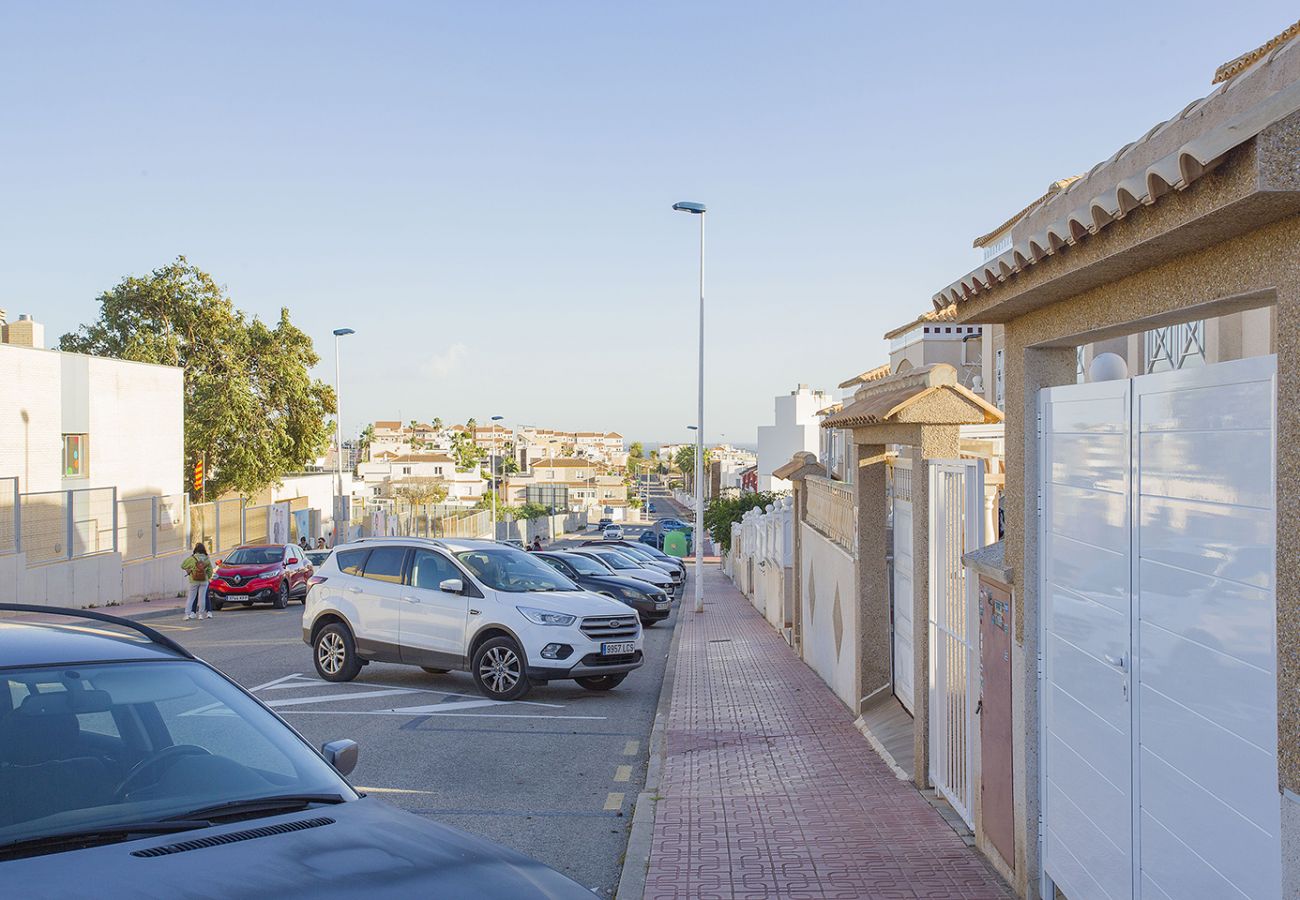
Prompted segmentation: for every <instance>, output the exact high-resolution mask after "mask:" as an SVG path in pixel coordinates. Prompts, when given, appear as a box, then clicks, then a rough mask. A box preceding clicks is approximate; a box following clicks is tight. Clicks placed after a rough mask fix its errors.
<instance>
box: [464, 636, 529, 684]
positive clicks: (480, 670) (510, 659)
mask: <svg viewBox="0 0 1300 900" xmlns="http://www.w3.org/2000/svg"><path fill="white" fill-rule="evenodd" d="M473 672H474V683H475V684H476V685H478V689H479V690H480V691H482V692H483V695H484V696H485V697H488V698H490V699H492V700H518V699H519V698H520V697H522V696H524V694H527V693H528V690H529V688H531V687H532V685H531V684H530V683H529V681H528V672H527V670H526V663H525V661H524V654H523V651H522V650H520V649H519V645H518V644H516V643H515V642H514V639H513V638H508V637H504V636H503V637H494V638H491V639H490V640H486V641H484V642H483V643H482V644H481V645H480V646H479V648H478V649H477V650H475V651H474V662H473Z"/></svg>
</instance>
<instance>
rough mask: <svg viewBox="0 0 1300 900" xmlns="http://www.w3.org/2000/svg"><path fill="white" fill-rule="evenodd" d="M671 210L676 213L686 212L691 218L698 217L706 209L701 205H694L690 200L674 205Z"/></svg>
mask: <svg viewBox="0 0 1300 900" xmlns="http://www.w3.org/2000/svg"><path fill="white" fill-rule="evenodd" d="M673 209H675V210H677V211H678V212H688V213H690V214H691V215H693V216H698V215H700V214H701V213H703V212H704V210H705V209H706V207H705V205H704V204H703V203H695V202H692V201H690V200H683V201H682V202H680V203H674V204H673Z"/></svg>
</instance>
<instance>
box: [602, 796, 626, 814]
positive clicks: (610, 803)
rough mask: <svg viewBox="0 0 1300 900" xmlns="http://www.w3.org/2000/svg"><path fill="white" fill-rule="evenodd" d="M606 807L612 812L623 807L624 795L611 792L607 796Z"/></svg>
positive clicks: (607, 810) (606, 809)
mask: <svg viewBox="0 0 1300 900" xmlns="http://www.w3.org/2000/svg"><path fill="white" fill-rule="evenodd" d="M604 808H605V811H606V812H612V811H614V810H616V809H622V808H623V795H622V794H618V793H611V794H610V795H609V796H608V797H606V798H605V807H604Z"/></svg>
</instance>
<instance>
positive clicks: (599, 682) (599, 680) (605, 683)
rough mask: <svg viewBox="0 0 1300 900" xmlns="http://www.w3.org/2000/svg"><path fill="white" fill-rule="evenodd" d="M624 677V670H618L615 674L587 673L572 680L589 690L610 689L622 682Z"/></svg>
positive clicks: (625, 674) (625, 675)
mask: <svg viewBox="0 0 1300 900" xmlns="http://www.w3.org/2000/svg"><path fill="white" fill-rule="evenodd" d="M626 677H627V673H626V672H619V673H618V674H616V675H587V676H586V677H583V678H575V679H573V680H574V681H576V682H578V684H579V685H581V686H582V687H585V688H586V689H587V690H589V691H610V690H613V689H614V688H616V687H618V686H619V685H620V684H622V683H623V679H624V678H626Z"/></svg>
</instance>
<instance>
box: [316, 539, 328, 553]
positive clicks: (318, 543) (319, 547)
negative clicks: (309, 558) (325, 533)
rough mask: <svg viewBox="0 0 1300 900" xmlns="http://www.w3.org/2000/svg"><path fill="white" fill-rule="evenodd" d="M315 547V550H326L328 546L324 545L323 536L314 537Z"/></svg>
mask: <svg viewBox="0 0 1300 900" xmlns="http://www.w3.org/2000/svg"><path fill="white" fill-rule="evenodd" d="M316 549H317V550H328V549H329V547H326V546H325V538H323V537H322V538H316Z"/></svg>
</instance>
